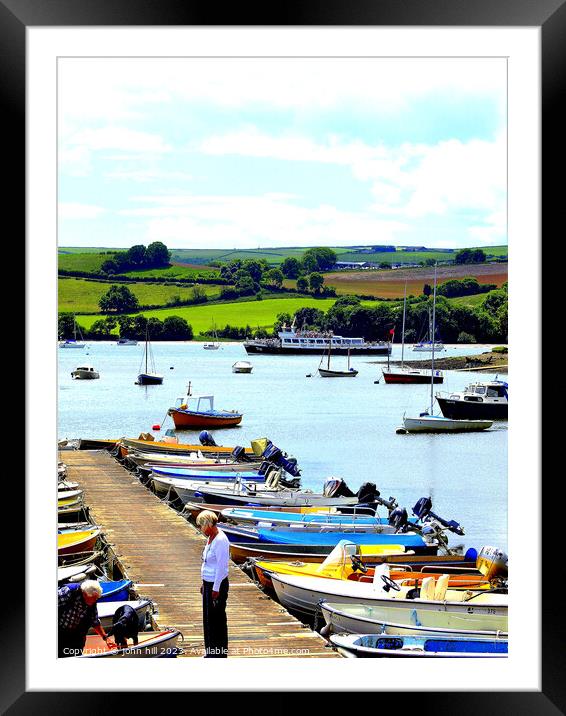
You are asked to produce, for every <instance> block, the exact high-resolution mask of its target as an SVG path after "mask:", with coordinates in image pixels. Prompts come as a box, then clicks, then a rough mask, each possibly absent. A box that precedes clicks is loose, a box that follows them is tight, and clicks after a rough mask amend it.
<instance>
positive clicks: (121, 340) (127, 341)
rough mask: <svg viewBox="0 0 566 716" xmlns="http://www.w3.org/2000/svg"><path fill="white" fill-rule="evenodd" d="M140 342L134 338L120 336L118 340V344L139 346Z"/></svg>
mask: <svg viewBox="0 0 566 716" xmlns="http://www.w3.org/2000/svg"><path fill="white" fill-rule="evenodd" d="M137 344H138V342H137V341H134V339H133V338H119V339H118V340H117V341H116V345H117V346H137Z"/></svg>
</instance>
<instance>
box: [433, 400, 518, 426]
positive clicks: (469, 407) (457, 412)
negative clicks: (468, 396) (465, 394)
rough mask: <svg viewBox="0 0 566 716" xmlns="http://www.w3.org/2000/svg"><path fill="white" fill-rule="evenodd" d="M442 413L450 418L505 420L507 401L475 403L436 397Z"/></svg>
mask: <svg viewBox="0 0 566 716" xmlns="http://www.w3.org/2000/svg"><path fill="white" fill-rule="evenodd" d="M436 400H437V402H438V405H439V406H440V410H441V411H442V415H444V417H445V418H450V419H451V420H507V413H508V404H507V403H487V402H486V403H476V402H475V401H471V400H451V399H450V398H441V397H439V396H437V397H436Z"/></svg>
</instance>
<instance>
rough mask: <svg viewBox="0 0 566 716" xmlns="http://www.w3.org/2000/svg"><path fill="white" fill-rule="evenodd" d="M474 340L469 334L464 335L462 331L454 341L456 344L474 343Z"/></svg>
mask: <svg viewBox="0 0 566 716" xmlns="http://www.w3.org/2000/svg"><path fill="white" fill-rule="evenodd" d="M475 342H476V338H475V336H472V334H471V333H466V332H465V331H462V332H461V333H459V334H458V338H457V339H456V343H475Z"/></svg>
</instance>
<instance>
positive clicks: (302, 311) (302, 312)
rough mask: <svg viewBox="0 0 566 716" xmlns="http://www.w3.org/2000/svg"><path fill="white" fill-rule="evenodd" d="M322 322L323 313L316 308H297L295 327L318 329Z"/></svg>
mask: <svg viewBox="0 0 566 716" xmlns="http://www.w3.org/2000/svg"><path fill="white" fill-rule="evenodd" d="M323 321H324V311H321V310H320V309H318V308H311V307H309V306H304V307H303V308H299V310H298V311H295V325H297V326H299V327H300V328H302V327H304V326H313V327H316V328H320V327H321V326H322V322H323Z"/></svg>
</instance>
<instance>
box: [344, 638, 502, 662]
mask: <svg viewBox="0 0 566 716" xmlns="http://www.w3.org/2000/svg"><path fill="white" fill-rule="evenodd" d="M330 641H331V642H332V645H333V646H334V647H335V648H336V649H337V650H338V651H347V652H350V653H351V654H352V655H353V656H355V657H357V658H367V657H387V658H389V657H392V656H394V657H412V658H417V657H421V658H426V657H436V658H438V657H449V658H454V657H461V658H472V657H481V658H501V657H503V658H506V657H507V654H508V648H509V646H508V641H507V639H486V638H472V637H435V636H402V637H401V636H395V637H391V636H387V635H383V634H334V635H332V636H331V637H330Z"/></svg>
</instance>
